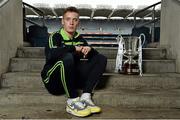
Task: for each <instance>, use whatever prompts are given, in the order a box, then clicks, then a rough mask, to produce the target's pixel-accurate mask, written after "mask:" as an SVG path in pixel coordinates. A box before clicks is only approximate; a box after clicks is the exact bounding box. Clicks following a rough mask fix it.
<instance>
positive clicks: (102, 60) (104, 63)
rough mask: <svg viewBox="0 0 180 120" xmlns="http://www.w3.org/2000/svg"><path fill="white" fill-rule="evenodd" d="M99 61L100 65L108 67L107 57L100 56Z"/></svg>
mask: <svg viewBox="0 0 180 120" xmlns="http://www.w3.org/2000/svg"><path fill="white" fill-rule="evenodd" d="M97 58H98V61H99V62H100V63H102V64H103V65H106V64H107V57H105V56H104V55H102V54H98V57H97Z"/></svg>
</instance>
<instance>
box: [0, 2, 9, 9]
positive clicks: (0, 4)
mask: <svg viewBox="0 0 180 120" xmlns="http://www.w3.org/2000/svg"><path fill="white" fill-rule="evenodd" d="M8 2H9V0H2V2H0V8H1V7H3V6H4V5H5V4H6V3H8Z"/></svg>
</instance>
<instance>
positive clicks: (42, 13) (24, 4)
mask: <svg viewBox="0 0 180 120" xmlns="http://www.w3.org/2000/svg"><path fill="white" fill-rule="evenodd" d="M23 6H28V7H29V8H32V9H34V10H35V11H37V12H38V13H39V15H40V16H42V17H43V19H42V21H43V25H42V26H45V20H44V18H45V13H44V11H42V10H40V9H38V8H36V7H34V6H32V5H29V4H27V3H25V2H23ZM24 16H25V15H24ZM24 19H25V18H24ZM25 20H26V21H27V22H30V20H27V19H25ZM30 23H33V24H34V22H30Z"/></svg>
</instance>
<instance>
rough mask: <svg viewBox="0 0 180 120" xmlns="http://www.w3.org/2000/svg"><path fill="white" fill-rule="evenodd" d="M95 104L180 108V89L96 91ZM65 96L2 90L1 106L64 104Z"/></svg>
mask: <svg viewBox="0 0 180 120" xmlns="http://www.w3.org/2000/svg"><path fill="white" fill-rule="evenodd" d="M93 99H94V102H95V103H96V104H98V105H100V106H106V105H108V106H119V107H123V108H180V89H172V90H144V89H142V90H131V89H119V90H111V89H109V90H96V91H95V94H94V96H93ZM65 101H66V98H65V96H64V95H60V96H53V95H50V94H49V93H48V92H46V93H45V92H36V91H33V90H31V91H25V90H24V89H2V90H1V91H0V105H14V104H17V105H26V104H64V103H65Z"/></svg>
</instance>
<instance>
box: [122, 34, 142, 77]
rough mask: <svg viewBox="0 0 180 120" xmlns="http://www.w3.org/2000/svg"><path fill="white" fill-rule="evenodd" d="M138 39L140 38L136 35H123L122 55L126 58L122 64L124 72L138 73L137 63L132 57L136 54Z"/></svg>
mask: <svg viewBox="0 0 180 120" xmlns="http://www.w3.org/2000/svg"><path fill="white" fill-rule="evenodd" d="M139 40H140V38H139V37H136V36H128V37H123V42H124V52H123V55H124V56H125V57H126V58H127V60H125V61H124V64H123V66H122V70H123V72H124V73H125V74H139V67H138V64H137V62H136V60H134V57H136V56H137V55H138V46H139Z"/></svg>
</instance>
